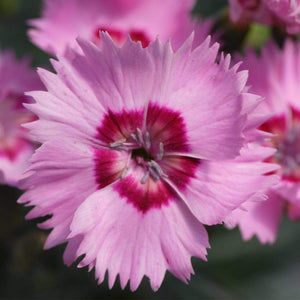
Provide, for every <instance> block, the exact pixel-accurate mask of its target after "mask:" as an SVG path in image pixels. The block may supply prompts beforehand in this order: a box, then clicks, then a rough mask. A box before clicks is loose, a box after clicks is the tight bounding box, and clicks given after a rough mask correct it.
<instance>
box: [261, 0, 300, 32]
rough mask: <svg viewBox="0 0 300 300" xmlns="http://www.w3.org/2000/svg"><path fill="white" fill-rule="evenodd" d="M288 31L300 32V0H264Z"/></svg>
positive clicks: (278, 21)
mask: <svg viewBox="0 0 300 300" xmlns="http://www.w3.org/2000/svg"><path fill="white" fill-rule="evenodd" d="M264 1H265V3H266V5H268V7H269V9H270V11H272V12H273V13H274V15H275V17H276V19H277V23H279V24H280V23H281V24H282V25H283V26H284V27H286V30H287V32H288V33H291V34H295V33H298V32H300V1H299V0H264Z"/></svg>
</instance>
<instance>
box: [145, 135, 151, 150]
mask: <svg viewBox="0 0 300 300" xmlns="http://www.w3.org/2000/svg"><path fill="white" fill-rule="evenodd" d="M145 144H146V148H147V149H150V147H151V140H150V133H149V132H148V131H147V132H146V134H145Z"/></svg>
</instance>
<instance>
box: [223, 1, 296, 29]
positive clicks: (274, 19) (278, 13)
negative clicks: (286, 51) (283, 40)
mask: <svg viewBox="0 0 300 300" xmlns="http://www.w3.org/2000/svg"><path fill="white" fill-rule="evenodd" d="M229 5H230V18H231V20H232V21H233V22H240V23H246V24H247V23H248V22H251V21H255V22H259V23H262V24H266V25H278V26H281V27H283V28H285V29H286V31H287V32H288V33H290V34H296V33H298V32H299V31H300V0H229Z"/></svg>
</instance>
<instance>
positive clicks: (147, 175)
mask: <svg viewBox="0 0 300 300" xmlns="http://www.w3.org/2000/svg"><path fill="white" fill-rule="evenodd" d="M149 176H150V172H146V174H145V175H144V177H143V178H142V180H141V184H145V183H146V182H147V180H148V179H149Z"/></svg>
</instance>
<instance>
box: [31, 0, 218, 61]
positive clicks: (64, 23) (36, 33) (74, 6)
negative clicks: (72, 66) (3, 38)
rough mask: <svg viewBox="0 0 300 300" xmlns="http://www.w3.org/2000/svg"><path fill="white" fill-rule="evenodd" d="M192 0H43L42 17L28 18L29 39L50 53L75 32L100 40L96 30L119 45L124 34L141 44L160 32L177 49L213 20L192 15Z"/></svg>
mask: <svg viewBox="0 0 300 300" xmlns="http://www.w3.org/2000/svg"><path fill="white" fill-rule="evenodd" d="M194 5H195V1H194V0H178V1H173V0H165V1H160V0H150V1H149V0H132V1H127V0H110V1H106V0H86V1H84V5H83V2H82V1H81V0H63V1H62V0H45V1H44V10H43V12H42V18H40V19H36V20H31V21H30V25H32V26H34V27H35V28H33V29H31V30H29V36H30V38H31V40H32V41H33V42H34V43H35V44H36V45H37V46H39V47H40V48H42V49H43V50H45V51H48V52H49V53H51V54H54V55H55V54H57V53H63V51H64V50H65V49H66V46H67V45H68V44H69V45H73V46H76V42H75V39H76V38H77V37H78V36H81V37H84V38H87V39H89V40H91V41H93V42H94V43H96V44H100V36H99V30H103V31H108V32H109V34H110V35H111V37H112V38H113V39H114V41H115V42H116V43H117V44H119V45H122V44H123V43H124V42H125V40H126V38H127V35H128V34H129V35H130V36H131V39H132V40H134V41H141V43H142V45H143V47H145V46H147V45H148V44H149V42H150V41H154V40H155V38H156V37H157V36H158V35H159V37H160V39H161V40H162V41H163V42H166V41H167V40H169V39H171V40H172V46H173V47H174V48H175V49H177V48H178V47H179V46H180V45H181V44H182V43H183V42H184V40H185V39H186V38H187V37H188V36H189V35H190V34H191V32H192V31H193V30H194V31H195V45H198V44H199V43H200V42H202V41H204V39H205V38H206V37H207V35H208V34H209V33H210V30H211V28H212V21H209V20H208V21H200V20H198V19H197V18H192V17H191V11H192V9H193V7H194Z"/></svg>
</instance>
